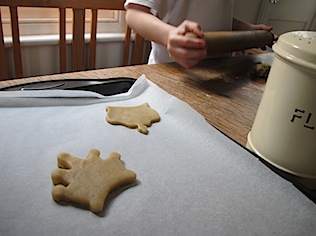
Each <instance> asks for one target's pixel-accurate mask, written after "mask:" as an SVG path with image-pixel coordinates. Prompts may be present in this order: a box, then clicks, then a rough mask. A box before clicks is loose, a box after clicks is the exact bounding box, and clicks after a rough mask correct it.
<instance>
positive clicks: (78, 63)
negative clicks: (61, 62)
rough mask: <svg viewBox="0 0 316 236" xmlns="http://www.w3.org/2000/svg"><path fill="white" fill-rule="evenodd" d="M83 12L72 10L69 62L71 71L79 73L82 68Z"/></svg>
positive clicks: (82, 10) (81, 10)
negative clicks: (70, 62)
mask: <svg viewBox="0 0 316 236" xmlns="http://www.w3.org/2000/svg"><path fill="white" fill-rule="evenodd" d="M84 26H85V10H84V9H73V30H72V47H71V56H72V58H71V61H72V70H73V71H79V70H83V68H84V29H85V27H84Z"/></svg>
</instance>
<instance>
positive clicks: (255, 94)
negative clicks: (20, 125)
mask: <svg viewBox="0 0 316 236" xmlns="http://www.w3.org/2000/svg"><path fill="white" fill-rule="evenodd" d="M273 58H274V54H273V53H266V54H259V55H247V56H238V57H230V58H220V59H219V58H216V59H206V60H204V61H202V62H201V63H200V64H199V65H198V66H196V67H195V68H192V69H184V68H182V67H180V66H179V65H177V64H175V63H169V64H159V65H137V66H128V67H117V68H109V69H99V70H91V71H83V72H75V73H66V74H55V75H47V76H38V77H30V78H24V79H16V80H8V81H2V82H0V88H4V87H7V86H12V85H17V84H22V83H28V82H38V81H47V80H58V79H78V78H80V79H98V78H100V79H105V78H113V77H132V78H138V77H139V76H141V75H142V74H145V75H146V77H147V78H148V79H149V80H150V81H152V82H154V83H155V84H157V85H158V86H159V87H161V88H162V89H164V90H165V91H167V92H168V93H170V94H172V95H174V96H176V97H177V98H179V99H181V100H183V101H185V102H187V103H188V104H190V105H191V106H192V107H193V108H194V109H195V110H197V111H198V112H199V113H200V114H202V115H203V116H204V117H205V119H206V120H207V121H208V122H209V123H210V124H211V125H213V126H214V127H215V128H217V129H218V130H220V131H221V132H223V133H224V134H225V135H227V136H228V137H230V138H231V139H233V140H235V141H236V142H237V143H239V144H241V145H243V146H245V145H246V142H247V134H248V132H249V131H250V130H251V127H252V124H253V121H254V118H255V115H256V111H257V109H258V106H259V103H260V100H261V97H262V94H263V91H264V87H265V80H264V79H262V78H258V77H257V76H255V75H254V73H253V65H254V64H255V63H265V64H271V63H272V61H273Z"/></svg>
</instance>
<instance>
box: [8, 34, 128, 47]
mask: <svg viewBox="0 0 316 236" xmlns="http://www.w3.org/2000/svg"><path fill="white" fill-rule="evenodd" d="M124 38H125V34H124V33H100V34H97V41H98V42H101V43H104V42H123V41H124ZM71 39H72V35H71V34H67V35H66V42H67V43H70V42H71ZM89 39H90V35H89V34H85V40H86V42H89ZM4 42H5V44H6V47H11V46H12V38H11V37H4ZM20 42H21V45H23V46H37V45H58V42H59V35H31V36H21V37H20Z"/></svg>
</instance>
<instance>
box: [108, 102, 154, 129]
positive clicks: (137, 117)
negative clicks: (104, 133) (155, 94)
mask: <svg viewBox="0 0 316 236" xmlns="http://www.w3.org/2000/svg"><path fill="white" fill-rule="evenodd" d="M106 112H107V116H106V120H107V122H109V123H110V124H113V125H117V124H121V125H124V126H126V127H129V128H136V127H137V129H138V131H139V132H140V133H143V134H147V133H148V129H147V127H149V126H150V125H151V124H152V123H153V122H158V121H159V120H160V117H159V114H158V113H157V112H156V111H155V110H154V109H152V108H150V107H149V105H148V103H144V104H142V105H139V106H131V107H127V106H107V107H106Z"/></svg>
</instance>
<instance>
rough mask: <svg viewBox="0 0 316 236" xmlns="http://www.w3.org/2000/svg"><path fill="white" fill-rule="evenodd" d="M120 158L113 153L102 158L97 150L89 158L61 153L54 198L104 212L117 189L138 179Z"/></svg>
mask: <svg viewBox="0 0 316 236" xmlns="http://www.w3.org/2000/svg"><path fill="white" fill-rule="evenodd" d="M120 158H121V156H120V154H118V153H116V152H112V153H110V155H109V156H108V157H107V158H106V159H101V158H100V152H99V151H98V150H96V149H92V150H90V152H89V155H88V157H87V158H86V159H81V158H78V157H74V156H71V155H70V154H68V153H61V154H59V156H58V167H59V168H58V169H55V170H54V171H53V172H52V180H53V183H54V185H55V186H54V188H53V190H52V196H53V199H54V200H55V201H56V202H60V201H66V202H73V203H76V204H79V205H81V206H84V207H87V208H88V209H90V210H91V211H92V212H94V213H100V212H102V211H103V208H104V202H105V199H106V198H107V196H108V195H109V194H110V192H111V191H112V190H113V189H115V188H117V187H120V186H123V185H127V184H131V183H133V182H134V181H135V180H136V174H135V173H134V172H133V171H130V170H128V169H126V168H125V167H124V166H123V164H122V163H121V161H120Z"/></svg>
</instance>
